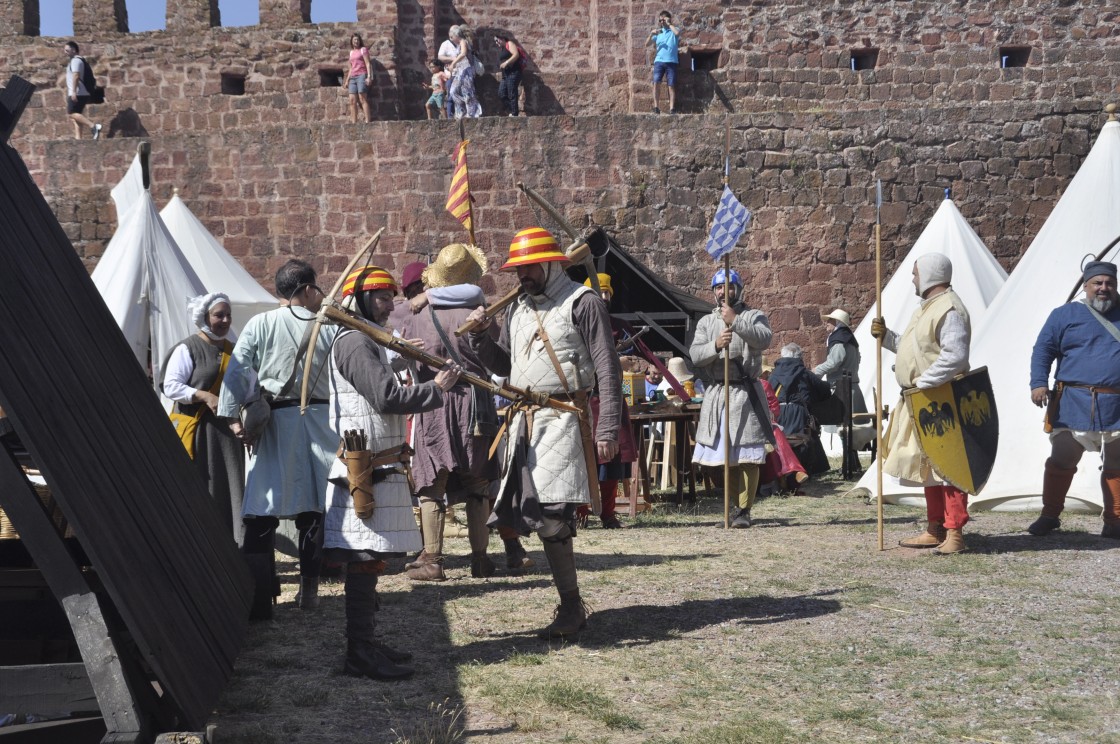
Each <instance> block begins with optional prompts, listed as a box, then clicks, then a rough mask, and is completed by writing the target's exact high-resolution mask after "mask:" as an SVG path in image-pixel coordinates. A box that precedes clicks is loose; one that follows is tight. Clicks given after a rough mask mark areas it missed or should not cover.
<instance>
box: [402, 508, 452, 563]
mask: <svg viewBox="0 0 1120 744" xmlns="http://www.w3.org/2000/svg"><path fill="white" fill-rule="evenodd" d="M444 515H445V512H444V506H443V504H442V503H440V502H438V501H435V500H432V499H421V500H420V529H421V531H422V532H423V533H424V549H423V550H422V551H421V552H420V557H418V558H417V559H416V560H415V561H412V562H411V563H406V564H405V575H406V576H408V578H410V579H412V580H413V581H443V580H444V579H446V578H447V577H446V576H444V575H443V525H444Z"/></svg>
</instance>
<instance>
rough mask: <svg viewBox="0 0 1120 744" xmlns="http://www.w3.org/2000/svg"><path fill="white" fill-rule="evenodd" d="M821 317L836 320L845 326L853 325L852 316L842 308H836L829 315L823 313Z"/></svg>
mask: <svg viewBox="0 0 1120 744" xmlns="http://www.w3.org/2000/svg"><path fill="white" fill-rule="evenodd" d="M821 318H823V319H824V320H835V321H836V322H837V323H839V324H840V325H842V326H845V327H846V328H851V327H852V316H851V315H848V314H847V313H846V312H844V311H843V310H841V309H840V308H836V309H835V310H833V311H832V312H831V313H829V314H828V315H822V316H821Z"/></svg>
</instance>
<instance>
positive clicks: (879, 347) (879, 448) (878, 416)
mask: <svg viewBox="0 0 1120 744" xmlns="http://www.w3.org/2000/svg"><path fill="white" fill-rule="evenodd" d="M882 205H883V182H882V181H881V180H878V179H876V181H875V310H876V313H877V314H878V317H880V318H881V317H883V249H882V244H881V242H880V238H879V208H880V207H882ZM875 454H876V457H875V462H876V467H875V470H876V472H875V488H876V491H875V492H876V494H877V498H876V531H877V533H878V535H879V550H880V552H881V551H882V550H883V339H882V337H879V338H877V339H875Z"/></svg>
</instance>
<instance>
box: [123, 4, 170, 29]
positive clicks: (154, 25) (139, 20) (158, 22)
mask: <svg viewBox="0 0 1120 744" xmlns="http://www.w3.org/2000/svg"><path fill="white" fill-rule="evenodd" d="M124 6H125V10H126V11H127V12H128V30H129V31H132V32H137V31H162V30H164V29H166V28H167V1H166V0H124Z"/></svg>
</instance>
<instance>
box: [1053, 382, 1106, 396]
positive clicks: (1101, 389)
mask: <svg viewBox="0 0 1120 744" xmlns="http://www.w3.org/2000/svg"><path fill="white" fill-rule="evenodd" d="M1062 385H1063V387H1071V388H1081V389H1083V390H1088V391H1089V392H1091V393H1104V394H1105V395H1120V388H1114V387H1105V386H1104V385H1083V384H1081V383H1080V382H1063V383H1062Z"/></svg>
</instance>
